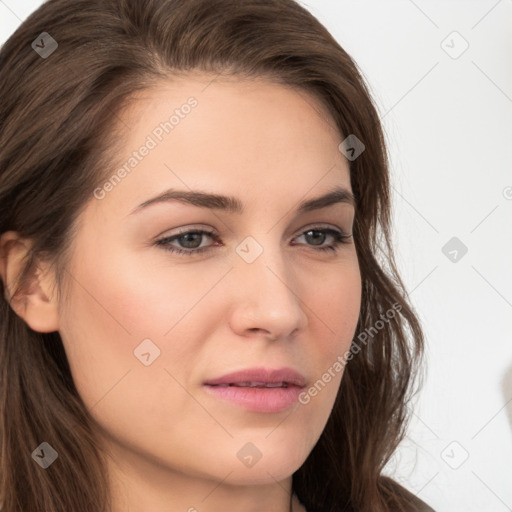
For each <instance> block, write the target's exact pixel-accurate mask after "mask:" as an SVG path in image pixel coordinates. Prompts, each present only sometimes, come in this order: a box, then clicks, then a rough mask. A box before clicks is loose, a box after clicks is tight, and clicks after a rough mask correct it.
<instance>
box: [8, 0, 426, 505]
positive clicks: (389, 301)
mask: <svg viewBox="0 0 512 512" xmlns="http://www.w3.org/2000/svg"><path fill="white" fill-rule="evenodd" d="M0 56H1V62H0V91H1V94H2V105H1V110H0V127H1V128H0V212H1V215H0V234H1V238H0V263H1V264H0V276H1V281H2V292H3V293H2V302H1V308H2V311H1V315H2V321H1V324H0V325H1V336H0V341H1V344H0V347H1V348H0V350H1V354H0V361H1V363H0V364H1V365H2V369H1V374H2V381H1V401H0V403H1V407H2V424H1V425H2V429H1V436H2V445H1V446H2V448H1V450H2V452H1V465H2V466H1V499H2V510H3V512H14V511H19V510H23V511H31V512H38V511H41V512H42V511H45V512H48V511H52V512H53V511H55V512H57V511H59V512H60V511H69V510H76V511H84V512H86V511H87V512H93V511H94V512H95V511H109V512H120V511H125V510H132V511H148V510H151V511H152V512H162V511H164V510H165V511H178V510H188V511H189V512H192V511H196V510H197V511H201V512H202V511H205V512H207V511H213V510H232V511H235V510H236V511H238V510H252V511H255V512H256V511H275V512H287V511H288V510H292V511H295V512H298V511H305V510H307V511H308V512H317V511H321V512H324V511H342V510H343V511H349V510H350V511H373V512H379V511H398V510H403V511H419V510H432V509H430V508H429V507H428V506H427V505H425V504H424V503H423V502H421V500H419V499H418V498H417V497H414V496H413V495H412V494H411V493H410V492H408V491H407V490H405V489H404V488H403V487H401V486H400V485H399V484H398V483H396V482H395V481H393V480H392V479H390V478H388V477H386V476H384V474H383V468H384V466H385V464H386V462H387V461H388V460H389V458H390V456H391V455H392V453H393V452H394V450H395V449H396V447H397V445H398V443H399V442H400V440H401V439H402V437H403V435H404V429H405V426H406V421H407V403H408V400H409V399H410V397H411V394H412V392H413V389H412V387H413V382H414V381H413V377H414V376H415V374H416V373H417V371H418V369H419V365H420V359H421V355H422V349H423V335H422V331H421V327H420V324H419V322H418V319H417V317H416V316H415V313H414V311H413V309H412V307H411V305H410V304H408V302H407V298H406V292H405V289H404V286H403V284H402V281H401V280H400V277H399V275H398V272H397V270H396V267H395V263H394V257H393V251H392V247H391V244H390V234H389V233H390V200H389V182H388V180H389V176H388V167H387V165H388V164H387V155H386V149H385V145H384V137H383V132H382V127H381V125H380V122H379V119H378V115H377V113H376V110H375V108H374V105H373V103H372V99H371V97H370V95H369V93H368V90H367V88H366V85H365V83H364V81H363V79H362V77H361V75H360V73H359V72H358V69H357V67H356V65H355V63H354V61H353V60H352V59H351V58H350V57H349V56H348V55H347V53H346V52H345V51H344V50H343V49H342V48H341V47H340V46H339V44H337V42H336V41H335V40H334V39H333V38H332V36H331V35H330V34H329V33H328V32H327V30H326V29H325V28H324V27H323V26H322V25H321V24H320V23H319V22H318V21H317V20H316V19H315V18H314V17H313V16H312V15H311V14H310V13H309V12H308V11H307V10H306V9H304V8H302V7H301V6H300V5H299V4H297V3H296V2H294V1H292V0H243V1H240V0H236V1H234V0H214V1H213V0H189V1H186V2H185V1H177V0H166V1H162V0H158V1H157V0H149V1H147V2H140V1H137V0H101V1H100V0H49V1H48V2H46V3H45V4H44V5H43V6H41V7H40V8H39V9H38V10H37V11H36V12H34V13H33V14H32V15H31V16H30V17H29V18H28V19H27V20H26V21H25V22H24V23H23V24H22V25H21V26H20V27H19V28H18V30H17V31H16V32H15V33H14V34H13V35H12V36H11V38H10V39H9V40H8V41H7V42H6V43H5V45H4V46H3V48H2V50H1V53H0ZM377 249H379V250H380V251H381V252H382V254H383V255H384V259H383V260H382V259H381V257H380V256H379V255H378V251H377ZM408 331H409V332H408Z"/></svg>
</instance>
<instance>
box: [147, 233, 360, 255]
mask: <svg viewBox="0 0 512 512" xmlns="http://www.w3.org/2000/svg"><path fill="white" fill-rule="evenodd" d="M309 231H314V232H318V233H326V234H329V235H331V236H333V237H334V240H335V242H334V244H331V245H327V246H325V247H318V248H316V247H314V246H311V247H313V250H315V251H332V252H337V251H338V250H339V249H340V245H342V244H350V241H349V239H350V238H351V237H352V235H349V234H347V233H344V232H342V231H338V230H335V229H330V228H315V227H314V228H309V229H306V231H303V232H302V233H301V234H300V235H299V236H302V235H304V234H306V233H308V232H309ZM190 234H205V235H208V236H210V237H211V238H213V239H217V240H218V239H219V238H218V236H217V235H216V234H215V232H214V231H206V230H202V229H192V230H190V231H182V232H180V233H178V234H176V235H172V236H168V237H165V238H161V239H160V240H157V241H156V243H155V245H158V246H161V247H162V248H163V249H164V250H166V251H170V252H172V253H176V254H181V255H186V256H195V255H198V254H201V253H204V252H206V251H209V250H210V249H212V246H208V247H200V248H197V249H188V250H187V249H180V248H178V247H172V246H170V245H167V244H168V243H169V242H171V241H173V240H175V239H178V238H181V237H183V236H185V235H190Z"/></svg>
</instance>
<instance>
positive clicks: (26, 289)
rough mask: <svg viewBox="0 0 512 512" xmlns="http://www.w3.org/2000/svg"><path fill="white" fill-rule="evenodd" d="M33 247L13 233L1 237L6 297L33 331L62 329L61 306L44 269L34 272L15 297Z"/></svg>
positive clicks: (1, 272)
mask: <svg viewBox="0 0 512 512" xmlns="http://www.w3.org/2000/svg"><path fill="white" fill-rule="evenodd" d="M30 246H31V244H30V242H28V241H26V240H24V239H22V238H20V237H19V235H18V233H16V232H14V231H7V232H5V233H3V234H2V236H1V237H0V277H1V278H2V281H3V283H4V290H5V292H4V296H5V299H6V300H7V301H8V302H9V304H10V305H11V307H12V309H13V310H14V311H15V313H16V314H17V315H18V316H19V317H20V318H22V319H23V320H24V321H25V323H26V324H27V325H28V326H29V327H30V328H31V329H32V330H34V331H37V332H54V331H57V330H58V329H59V317H58V307H57V302H56V298H55V297H54V296H53V295H54V294H53V293H52V284H53V283H52V280H51V279H50V276H48V275H47V273H46V267H45V266H41V265H39V266H37V267H35V268H34V269H32V270H31V272H30V274H29V276H28V277H27V281H26V283H25V284H24V285H23V286H21V288H20V290H19V291H18V292H17V293H16V294H15V295H14V292H15V286H16V282H15V280H16V278H17V277H18V276H19V275H20V273H21V271H22V270H23V264H24V260H25V257H26V255H27V252H28V250H29V248H30ZM13 295H14V296H13Z"/></svg>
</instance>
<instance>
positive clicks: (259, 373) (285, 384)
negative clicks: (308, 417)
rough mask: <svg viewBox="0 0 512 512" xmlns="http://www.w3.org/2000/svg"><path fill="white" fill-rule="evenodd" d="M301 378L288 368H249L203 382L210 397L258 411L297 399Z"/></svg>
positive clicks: (283, 407) (285, 406)
mask: <svg viewBox="0 0 512 512" xmlns="http://www.w3.org/2000/svg"><path fill="white" fill-rule="evenodd" d="M304 385H305V379H304V377H303V376H302V375H301V374H300V373H298V372H296V371H295V370H293V369H291V368H280V369H275V370H274V369H269V368H250V369H246V370H242V371H239V372H234V373H230V374H227V375H224V376H222V377H219V378H216V379H211V380H208V381H205V382H204V383H203V387H204V388H205V390H206V391H207V392H208V393H209V394H210V395H213V396H214V397H216V398H218V399H220V400H223V401H226V402H229V403H230V404H232V405H235V406H237V407H241V408H243V409H246V410H249V411H253V412H259V413H276V412H281V411H284V410H286V409H288V408H289V407H291V406H292V405H293V404H294V403H296V402H297V400H298V397H299V395H300V393H301V392H302V389H303V388H304Z"/></svg>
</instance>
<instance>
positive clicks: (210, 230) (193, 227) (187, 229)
mask: <svg viewBox="0 0 512 512" xmlns="http://www.w3.org/2000/svg"><path fill="white" fill-rule="evenodd" d="M176 229H177V230H178V231H176V232H171V233H169V234H167V235H158V236H156V237H155V239H154V241H157V240H162V239H167V238H173V237H175V236H179V235H183V234H187V233H189V232H190V231H206V232H207V233H208V234H209V235H210V236H212V237H213V238H215V237H217V238H220V233H219V232H218V231H217V230H216V229H215V228H213V227H211V226H207V227H205V226H204V225H195V224H191V225H188V226H183V227H180V228H176ZM313 229H335V230H337V231H339V232H340V234H341V235H343V236H351V235H352V229H350V230H348V231H347V230H344V229H342V228H340V227H338V226H333V225H329V224H325V223H313V224H308V225H306V226H305V227H302V228H300V229H299V230H297V231H296V232H295V235H294V236H293V238H296V237H297V236H299V235H303V234H304V233H305V232H306V231H309V230H313ZM164 233H166V232H164Z"/></svg>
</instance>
